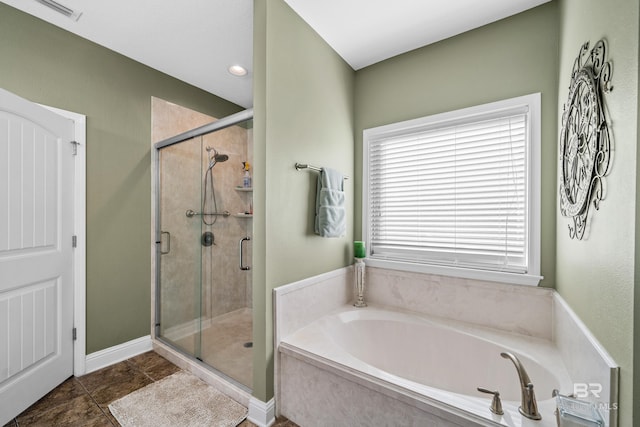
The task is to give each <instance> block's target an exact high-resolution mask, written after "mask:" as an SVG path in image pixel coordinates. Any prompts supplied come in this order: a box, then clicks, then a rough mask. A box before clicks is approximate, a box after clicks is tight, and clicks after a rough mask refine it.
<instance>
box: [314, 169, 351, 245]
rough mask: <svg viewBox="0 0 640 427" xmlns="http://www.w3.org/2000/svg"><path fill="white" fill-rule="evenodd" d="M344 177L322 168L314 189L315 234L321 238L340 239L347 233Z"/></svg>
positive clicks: (334, 171) (336, 172)
mask: <svg viewBox="0 0 640 427" xmlns="http://www.w3.org/2000/svg"><path fill="white" fill-rule="evenodd" d="M343 190H344V176H343V175H342V174H341V173H340V172H338V171H336V170H334V169H329V168H322V170H321V171H320V175H318V187H317V189H316V221H315V233H316V234H317V235H319V236H322V237H342V236H344V235H345V234H346V232H347V215H346V212H345V208H344V191H343Z"/></svg>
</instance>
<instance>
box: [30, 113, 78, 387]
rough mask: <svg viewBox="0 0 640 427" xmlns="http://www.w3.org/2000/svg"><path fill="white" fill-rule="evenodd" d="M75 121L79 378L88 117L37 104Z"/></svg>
mask: <svg viewBox="0 0 640 427" xmlns="http://www.w3.org/2000/svg"><path fill="white" fill-rule="evenodd" d="M38 105H40V106H41V107H44V108H46V109H47V110H49V111H53V112H54V113H56V114H59V115H60V116H62V117H66V118H68V119H71V120H72V121H73V123H74V133H75V141H76V142H77V144H76V148H77V154H76V156H75V160H74V162H73V164H74V180H73V183H74V184H73V234H74V235H75V236H76V248H75V249H74V250H73V327H74V328H76V339H75V340H74V341H73V375H75V376H76V377H79V376H81V375H84V374H85V372H86V342H87V338H86V337H87V331H86V306H87V302H86V298H87V288H86V286H87V266H86V265H87V264H86V263H87V231H86V229H87V226H86V224H87V208H86V206H87V203H86V197H87V196H86V194H87V191H86V190H87V117H86V116H85V115H83V114H79V113H74V112H72V111H67V110H62V109H59V108H55V107H50V106H48V105H43V104H38Z"/></svg>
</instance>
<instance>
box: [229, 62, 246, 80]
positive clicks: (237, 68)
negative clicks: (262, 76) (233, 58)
mask: <svg viewBox="0 0 640 427" xmlns="http://www.w3.org/2000/svg"><path fill="white" fill-rule="evenodd" d="M229 72H230V73H231V74H233V75H234V76H238V77H242V76H246V75H247V69H246V68H244V67H243V66H242V65H232V66H230V67H229Z"/></svg>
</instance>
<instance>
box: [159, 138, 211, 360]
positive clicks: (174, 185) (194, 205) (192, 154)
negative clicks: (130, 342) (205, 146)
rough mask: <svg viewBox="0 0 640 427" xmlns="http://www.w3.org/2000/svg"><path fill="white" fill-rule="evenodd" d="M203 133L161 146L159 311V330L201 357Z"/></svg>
mask: <svg viewBox="0 0 640 427" xmlns="http://www.w3.org/2000/svg"><path fill="white" fill-rule="evenodd" d="M200 147H201V137H197V138H193V139H190V140H188V141H184V142H183V143H181V144H176V145H171V146H168V147H164V148H163V149H161V150H160V151H159V152H158V156H159V178H160V179H159V212H158V214H159V218H160V232H161V242H162V243H161V245H160V246H161V255H160V257H159V264H160V267H159V276H160V277H159V283H160V286H159V295H157V297H159V298H160V301H159V303H160V314H159V319H158V320H157V321H158V323H159V327H158V333H159V336H161V337H163V338H164V339H165V340H166V341H168V342H169V343H170V344H172V345H174V346H175V347H178V348H179V349H180V350H182V351H183V352H185V353H187V354H189V355H191V356H193V357H196V358H200V353H201V330H202V328H201V322H202V303H201V298H202V289H201V288H202V255H201V245H200V238H201V221H200V220H199V216H195V215H191V213H190V211H191V212H194V213H199V212H200V203H201V185H202V180H201V173H202V170H201V149H200Z"/></svg>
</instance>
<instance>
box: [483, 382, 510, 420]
mask: <svg viewBox="0 0 640 427" xmlns="http://www.w3.org/2000/svg"><path fill="white" fill-rule="evenodd" d="M478 391H479V392H481V393H487V394H493V400H492V401H491V407H490V408H489V409H490V410H491V412H493V413H494V414H496V415H503V414H504V411H503V410H502V402H501V401H500V392H499V391H497V390H496V391H491V390H487V389H486V388H482V387H478Z"/></svg>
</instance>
